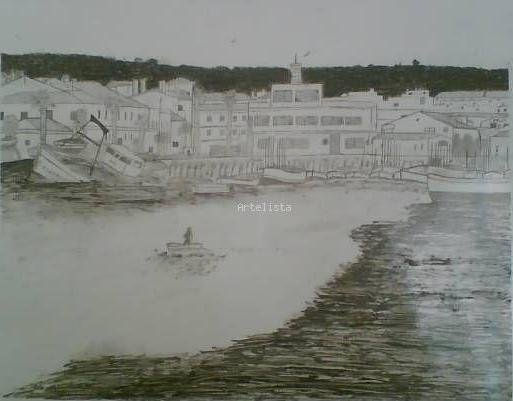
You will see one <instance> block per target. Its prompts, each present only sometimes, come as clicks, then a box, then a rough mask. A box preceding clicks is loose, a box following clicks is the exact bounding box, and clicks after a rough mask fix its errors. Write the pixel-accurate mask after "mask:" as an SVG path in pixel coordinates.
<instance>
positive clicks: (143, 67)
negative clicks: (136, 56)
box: [2, 53, 508, 96]
mask: <svg viewBox="0 0 513 401" xmlns="http://www.w3.org/2000/svg"><path fill="white" fill-rule="evenodd" d="M2 70H3V72H9V71H11V70H23V71H25V73H26V75H28V76H29V77H33V78H35V77H60V76H61V75H63V74H68V75H70V76H71V77H73V78H76V79H79V80H94V81H98V82H100V83H102V84H106V83H107V82H108V81H110V80H128V79H132V78H142V77H147V78H148V88H152V87H156V86H158V81H159V80H163V79H166V80H168V79H173V78H176V77H184V78H188V79H191V80H194V81H196V82H198V83H199V84H200V85H201V86H202V87H203V88H204V89H206V90H209V91H225V90H229V89H235V90H237V91H240V92H250V91H251V90H254V89H263V88H268V87H269V86H270V84H271V83H280V82H281V83H283V82H288V79H289V72H288V70H287V69H286V68H279V67H234V68H227V67H222V66H220V67H214V68H205V67H194V66H189V65H180V66H171V65H165V64H159V63H158V62H157V60H155V59H149V60H136V61H124V60H116V59H113V58H107V57H100V56H87V55H81V54H48V53H32V54H23V55H11V54H2ZM303 77H304V80H305V81H307V82H324V84H325V86H324V93H325V95H326V96H338V95H340V94H341V93H344V92H348V91H357V90H366V89H368V88H375V89H376V90H377V91H378V93H380V94H382V95H385V96H393V95H397V94H400V93H402V92H404V90H406V89H413V88H416V87H418V88H420V87H422V88H427V89H429V90H430V92H431V94H432V95H436V94H438V93H440V92H442V91H454V90H507V88H508V71H507V69H505V68H504V69H491V70H488V69H484V68H474V67H444V66H424V65H421V64H420V63H419V62H418V61H416V60H414V62H413V63H412V65H394V66H377V65H369V66H367V67H363V66H352V67H310V68H304V70H303Z"/></svg>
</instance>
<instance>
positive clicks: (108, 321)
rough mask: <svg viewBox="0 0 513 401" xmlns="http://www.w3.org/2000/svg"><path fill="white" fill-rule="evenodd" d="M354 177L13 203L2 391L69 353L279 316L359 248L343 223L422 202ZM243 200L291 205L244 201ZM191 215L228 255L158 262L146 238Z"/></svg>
mask: <svg viewBox="0 0 513 401" xmlns="http://www.w3.org/2000/svg"><path fill="white" fill-rule="evenodd" d="M357 186H358V188H356V189H355V188H353V187H351V186H350V185H349V186H347V185H346V186H332V187H327V186H320V187H315V188H300V189H296V190H293V191H291V190H288V189H282V190H276V189H274V190H271V189H269V190H266V191H263V193H259V194H258V195H250V194H245V195H238V196H237V197H234V198H219V199H215V200H212V199H208V200H198V201H197V202H196V204H195V205H191V204H181V205H176V206H162V207H152V208H149V209H148V210H137V209H135V208H128V207H120V208H117V209H101V208H99V209H98V210H95V211H94V212H89V213H78V212H76V211H74V210H73V205H72V203H66V204H63V206H62V208H61V207H59V209H58V210H55V207H54V206H52V209H51V210H50V209H48V210H46V209H45V208H46V206H45V205H44V204H32V203H26V204H25V205H23V202H17V203H15V206H13V207H12V208H11V209H9V210H7V211H8V213H5V217H4V218H3V221H2V223H3V224H2V227H1V237H2V241H1V248H2V249H1V255H2V256H1V258H2V263H1V269H0V286H1V288H0V302H1V303H2V304H3V305H7V304H8V305H9V307H7V308H2V309H1V311H0V321H1V322H2V324H1V328H0V336H1V337H2V338H1V339H2V341H0V343H1V344H2V348H1V349H0V371H2V372H4V374H3V375H2V377H1V378H0V392H1V393H2V394H5V393H7V392H10V391H13V390H14V389H15V388H16V387H18V386H20V385H23V384H27V383H28V382H31V381H33V380H34V379H36V378H37V377H38V376H39V375H45V374H48V373H51V372H52V371H55V370H57V369H59V368H60V367H61V366H62V365H63V363H65V362H66V361H68V360H69V359H73V358H84V357H93V356H98V355H107V354H109V355H123V354H143V353H144V354H148V355H170V354H179V353H195V352H198V351H200V350H207V349H211V348H212V347H223V346H226V345H228V344H230V342H231V341H232V340H234V339H240V338H244V337H246V336H249V335H252V334H257V333H264V332H269V331H272V330H274V329H276V328H278V327H280V326H282V325H283V324H284V323H285V322H286V321H287V320H289V319H291V318H293V317H294V316H297V315H298V314H300V313H301V311H302V310H303V309H304V308H305V306H306V305H307V304H308V303H309V302H311V301H312V300H313V298H314V297H315V291H316V289H317V288H318V287H319V286H321V285H323V284H324V283H326V282H327V281H328V280H329V279H330V278H331V277H332V276H333V275H334V274H335V273H337V272H340V271H341V270H342V269H343V266H341V265H343V264H345V263H348V262H350V261H351V260H353V259H354V258H355V256H356V255H357V254H358V248H357V245H356V244H355V243H354V242H353V240H351V238H350V232H351V230H353V229H354V228H356V227H358V226H360V225H362V224H366V223H370V222H372V221H396V220H401V219H404V218H406V217H407V216H408V211H407V206H408V205H411V204H413V203H426V202H429V198H428V196H427V194H426V193H425V192H424V191H422V190H420V189H419V187H416V186H412V187H409V186H407V185H405V184H400V183H399V184H398V183H388V182H385V183H378V184H376V185H370V186H367V187H363V186H361V185H360V184H358V185H357ZM241 202H243V203H251V202H253V203H262V202H264V203H265V202H267V203H269V202H271V203H274V204H280V203H284V204H287V205H290V206H291V210H290V211H288V212H284V211H280V212H268V211H267V212H250V211H245V212H241V211H240V210H238V208H237V205H238V204H239V203H241ZM9 207H10V205H4V209H6V208H9ZM4 212H5V210H4ZM188 226H191V227H192V228H193V230H194V233H195V236H196V239H197V240H199V241H201V242H203V243H204V244H205V246H207V247H208V248H209V249H211V250H213V251H215V252H218V253H220V254H226V256H225V258H223V259H222V260H220V261H219V263H218V264H217V267H216V269H215V270H213V271H212V272H210V273H209V274H188V275H180V276H177V275H176V274H174V272H173V271H172V269H171V270H170V269H163V268H162V266H159V265H158V264H157V263H155V259H154V258H153V256H154V255H155V253H156V252H155V250H156V249H157V250H159V249H162V248H163V246H164V245H165V243H166V242H167V241H181V240H182V235H183V232H184V231H185V229H186V228H187V227H188ZM20 244H24V245H23V246H20ZM198 328H201V329H198Z"/></svg>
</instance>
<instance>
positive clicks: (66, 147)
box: [53, 137, 87, 154]
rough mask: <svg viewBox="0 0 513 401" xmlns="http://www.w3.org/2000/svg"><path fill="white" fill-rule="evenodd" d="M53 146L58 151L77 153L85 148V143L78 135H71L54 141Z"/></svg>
mask: <svg viewBox="0 0 513 401" xmlns="http://www.w3.org/2000/svg"><path fill="white" fill-rule="evenodd" d="M53 146H54V147H55V149H56V150H57V151H58V152H61V153H65V154H68V153H69V154H77V153H80V152H82V151H83V150H84V149H85V147H86V146H87V143H86V142H85V141H84V140H83V139H81V138H79V137H71V138H65V139H59V140H57V141H54V143H53Z"/></svg>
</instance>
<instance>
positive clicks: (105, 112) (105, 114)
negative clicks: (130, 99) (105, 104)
mask: <svg viewBox="0 0 513 401" xmlns="http://www.w3.org/2000/svg"><path fill="white" fill-rule="evenodd" d="M103 117H104V118H105V119H107V109H105V110H104V112H103Z"/></svg>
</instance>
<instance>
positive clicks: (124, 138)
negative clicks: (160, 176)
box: [0, 76, 155, 153]
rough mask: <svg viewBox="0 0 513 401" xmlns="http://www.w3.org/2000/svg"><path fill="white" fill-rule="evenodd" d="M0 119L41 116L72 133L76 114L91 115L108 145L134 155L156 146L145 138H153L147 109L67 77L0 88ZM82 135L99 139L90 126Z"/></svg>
mask: <svg viewBox="0 0 513 401" xmlns="http://www.w3.org/2000/svg"><path fill="white" fill-rule="evenodd" d="M0 98H1V103H2V105H1V110H0V120H1V119H3V118H4V117H5V116H7V115H15V116H16V117H17V118H18V119H19V120H24V119H27V118H35V117H40V116H41V113H42V112H44V114H45V115H46V118H47V119H49V120H54V121H58V122H59V123H61V124H64V125H65V126H68V127H70V128H71V129H72V130H75V129H77V128H78V126H79V125H80V124H79V122H78V121H77V115H79V114H80V113H78V112H79V111H84V112H85V114H87V115H91V114H92V115H94V116H95V117H96V118H97V119H98V120H100V121H101V122H102V123H103V124H104V125H105V126H106V127H107V128H108V129H109V134H108V136H107V142H108V143H116V144H122V145H125V146H127V147H128V148H129V149H130V150H131V151H133V152H140V153H145V152H152V151H153V149H154V148H155V144H154V143H152V142H151V141H148V140H147V139H146V138H151V137H152V136H153V137H154V136H155V133H154V132H153V135H152V132H151V129H150V127H149V126H148V120H149V108H148V107H147V106H145V105H144V104H142V103H139V102H137V101H136V100H134V99H131V98H128V97H126V96H123V95H121V94H119V93H118V92H116V91H114V90H111V89H108V88H106V87H105V86H102V85H101V84H99V83H97V82H94V81H74V80H71V79H69V78H68V77H66V76H65V77H63V79H62V80H59V79H55V78H40V79H30V78H27V77H22V78H20V79H18V80H15V81H12V82H9V83H7V84H6V85H3V86H2V87H0ZM85 133H86V134H87V135H89V136H91V137H93V138H96V139H99V138H100V137H101V135H102V133H101V131H100V130H99V128H98V127H96V126H95V125H93V124H89V126H88V127H87V128H86V129H85Z"/></svg>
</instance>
